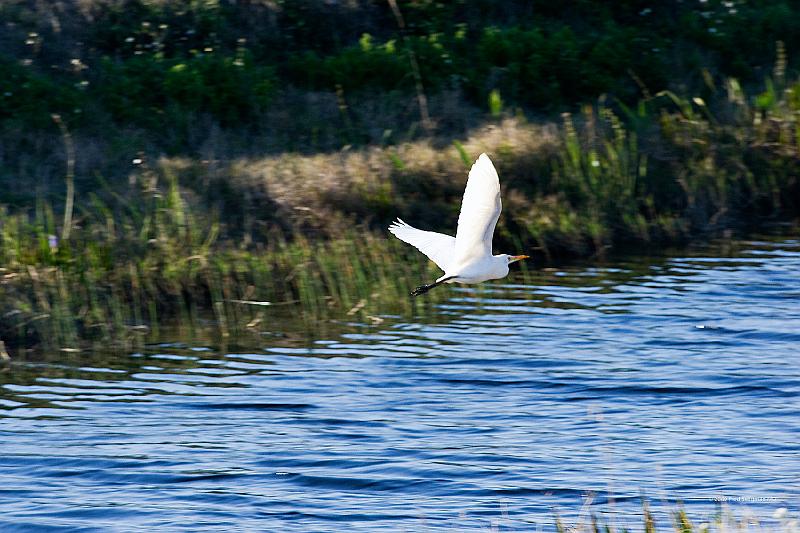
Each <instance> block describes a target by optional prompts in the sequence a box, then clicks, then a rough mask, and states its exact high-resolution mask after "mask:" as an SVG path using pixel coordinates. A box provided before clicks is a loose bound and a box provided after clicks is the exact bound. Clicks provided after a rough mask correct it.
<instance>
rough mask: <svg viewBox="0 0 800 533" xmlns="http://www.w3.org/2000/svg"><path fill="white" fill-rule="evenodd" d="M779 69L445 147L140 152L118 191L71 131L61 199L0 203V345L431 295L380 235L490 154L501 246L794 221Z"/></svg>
mask: <svg viewBox="0 0 800 533" xmlns="http://www.w3.org/2000/svg"><path fill="white" fill-rule="evenodd" d="M783 68H784V65H783V64H782V63H781V61H779V62H778V65H777V66H776V69H775V74H774V76H772V77H770V78H769V79H768V80H767V81H766V82H765V84H764V85H763V87H762V90H761V91H760V92H758V93H756V94H754V95H747V94H745V93H744V92H743V91H742V89H741V88H740V86H739V84H738V83H737V82H736V81H735V80H733V79H729V80H727V81H726V82H725V83H724V84H723V85H721V86H719V87H716V86H712V87H710V89H712V92H713V94H714V95H715V96H714V97H713V99H709V100H707V101H706V100H704V99H701V98H700V97H686V98H684V97H679V96H677V95H675V94H673V93H667V92H665V93H660V94H657V95H653V96H651V97H649V98H646V99H644V100H642V101H641V102H640V103H639V104H638V105H637V106H634V107H633V108H628V107H626V106H624V105H621V104H619V103H615V104H614V105H612V103H610V102H607V101H604V100H600V101H599V102H598V103H597V104H595V105H593V106H586V107H585V108H584V109H583V110H582V111H581V112H580V113H577V114H574V115H570V114H564V115H563V116H562V118H561V122H560V123H554V124H532V123H529V122H527V121H525V120H524V119H523V118H521V117H506V118H502V117H499V118H497V119H496V121H495V122H494V123H492V124H489V125H487V126H485V127H483V128H480V129H476V130H474V131H473V132H472V134H471V135H470V136H468V137H465V138H463V139H462V140H461V141H454V142H452V143H447V144H438V145H437V144H436V141H435V139H434V140H420V141H414V142H409V143H404V144H400V145H395V146H386V147H371V148H362V149H346V150H342V151H337V152H333V153H328V154H317V155H302V154H283V155H280V156H274V157H267V158H238V159H231V160H195V159H191V158H169V157H163V158H159V159H155V160H152V159H149V158H147V157H146V156H143V157H142V158H141V159H137V160H136V161H134V164H132V165H131V166H130V167H129V168H130V172H129V176H128V180H127V184H126V186H125V187H120V186H119V185H118V184H105V185H104V186H103V187H101V188H99V189H97V190H95V191H93V192H91V193H87V192H85V191H81V190H77V192H76V189H75V187H74V186H73V185H72V184H71V182H72V180H73V172H74V170H73V169H74V161H72V159H73V158H76V157H80V156H81V154H80V153H79V152H77V151H76V150H75V149H74V146H73V145H72V135H71V133H70V131H69V130H68V129H67V128H66V127H64V128H62V130H61V138H60V141H61V142H62V143H63V144H64V147H65V148H64V153H65V154H66V156H67V157H66V161H65V163H66V164H65V168H66V169H67V172H66V182H67V183H66V186H65V188H64V190H65V191H66V195H65V196H64V197H62V198H63V199H62V201H59V202H58V203H53V202H49V201H46V200H44V199H42V200H39V201H38V202H37V203H36V205H35V207H34V208H32V209H14V208H9V207H3V208H2V209H0V239H1V240H2V249H0V265H2V270H1V271H0V275H1V276H2V277H1V278H0V316H2V321H0V339H2V340H3V341H5V343H6V345H8V346H29V345H38V346H40V347H45V348H51V349H54V348H76V347H79V346H81V345H83V344H84V343H86V342H100V343H103V344H105V345H109V344H119V345H123V346H124V345H127V344H130V343H135V342H138V341H140V340H141V339H142V338H144V337H146V335H147V333H148V332H152V331H153V330H154V329H157V328H158V327H159V324H162V323H166V322H171V323H175V322H177V323H179V324H181V325H183V326H184V327H186V328H189V329H191V328H192V327H210V328H213V329H214V330H216V331H217V332H218V333H219V334H220V335H238V334H240V333H242V332H246V331H253V332H256V333H257V332H258V327H259V324H261V323H263V322H264V321H269V320H270V317H271V316H274V315H273V314H272V313H275V312H277V311H275V309H277V308H283V309H284V310H285V312H290V313H293V314H295V315H297V314H300V315H302V316H304V317H305V319H306V320H308V321H318V320H323V319H326V318H331V317H348V316H349V317H356V318H358V319H360V320H373V319H372V318H370V317H375V316H377V315H378V314H381V313H387V312H411V311H413V310H414V309H415V306H421V305H425V303H424V301H423V300H422V299H420V300H412V299H410V298H408V296H407V294H408V290H409V289H410V288H412V287H414V286H416V285H417V284H419V282H422V281H427V280H430V279H432V278H434V277H435V276H436V275H437V274H436V269H435V267H433V266H432V265H431V264H430V263H428V262H426V261H424V258H422V257H421V256H420V255H419V254H416V253H414V252H413V251H412V250H410V249H409V248H408V247H406V246H404V245H402V243H399V242H398V241H396V240H393V239H389V238H388V237H387V234H386V232H385V230H384V229H383V228H384V227H385V224H386V223H387V222H388V221H389V220H391V219H392V218H393V217H395V216H398V215H399V216H402V217H404V218H406V219H407V220H409V221H413V222H414V223H415V224H418V225H419V226H421V227H423V228H426V229H437V230H443V231H447V230H452V228H453V227H454V226H455V221H456V219H457V216H458V209H459V200H460V195H461V193H462V192H463V186H464V182H465V175H466V171H467V169H468V167H469V165H470V164H471V162H472V160H473V159H474V157H475V156H477V154H479V153H480V152H483V151H486V152H488V153H489V154H490V155H491V156H492V157H493V158H494V161H495V163H496V165H497V167H498V170H499V172H500V175H501V182H502V185H503V189H504V191H503V198H504V213H503V216H502V218H501V221H500V224H499V225H498V229H497V239H496V247H497V249H499V250H507V251H522V252H530V253H531V255H534V256H535V258H536V261H537V262H538V263H539V264H541V263H543V262H545V263H546V262H549V261H553V260H555V259H557V258H559V257H568V256H602V255H603V254H604V253H606V251H607V250H608V249H610V248H625V247H632V246H639V247H647V246H654V245H659V244H664V243H676V242H681V241H686V240H688V239H691V238H695V237H697V236H698V235H703V234H708V233H718V232H720V231H723V230H729V229H737V228H741V229H748V228H749V227H752V226H753V225H754V224H757V223H758V222H759V221H765V220H766V221H769V220H781V219H782V220H791V219H792V218H795V219H796V217H797V216H798V213H800V182H799V181H798V176H799V175H800V172H799V171H800V124H798V114H799V113H800V84H798V83H797V82H795V81H787V80H786V79H785V78H784V76H783V72H784V71H783ZM62 202H63V203H62ZM443 294H444V292H442V293H440V294H439V295H437V294H436V293H435V292H434V293H432V298H434V299H435V298H440V297H442V295H443ZM425 301H429V300H425ZM282 312H284V311H282Z"/></svg>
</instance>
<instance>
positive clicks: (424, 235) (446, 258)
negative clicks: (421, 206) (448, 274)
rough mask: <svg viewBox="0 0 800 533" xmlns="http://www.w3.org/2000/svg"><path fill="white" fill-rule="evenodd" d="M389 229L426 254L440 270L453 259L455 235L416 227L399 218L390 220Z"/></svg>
mask: <svg viewBox="0 0 800 533" xmlns="http://www.w3.org/2000/svg"><path fill="white" fill-rule="evenodd" d="M389 231H391V232H392V234H393V235H394V236H395V237H397V238H398V239H400V240H401V241H403V242H407V243H408V244H410V245H411V246H413V247H414V248H416V249H417V250H419V251H420V252H422V253H423V254H425V255H427V256H428V259H430V260H431V261H433V262H434V263H436V265H437V266H438V267H439V268H441V269H442V270H447V266H448V264H449V263H450V262H451V261H452V260H453V250H454V249H455V246H456V239H455V237H451V236H450V235H445V234H444V233H436V232H435V231H423V230H421V229H417V228H415V227H413V226H410V225H408V224H406V223H405V222H404V221H403V220H402V219H399V218H398V219H397V221H396V222H392V225H391V226H389Z"/></svg>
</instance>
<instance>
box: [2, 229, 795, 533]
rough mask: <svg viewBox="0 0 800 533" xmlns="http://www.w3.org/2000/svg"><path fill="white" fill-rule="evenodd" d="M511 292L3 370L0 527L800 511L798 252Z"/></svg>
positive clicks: (560, 277)
mask: <svg viewBox="0 0 800 533" xmlns="http://www.w3.org/2000/svg"><path fill="white" fill-rule="evenodd" d="M512 282H513V283H509V284H505V285H485V286H482V287H480V288H478V289H473V288H461V289H459V288H454V289H453V290H452V291H451V294H452V298H450V299H449V300H448V301H447V302H445V303H443V304H442V305H440V306H438V307H437V308H436V309H435V310H434V311H433V312H432V313H431V314H429V315H423V316H418V317H415V318H414V319H413V320H407V319H402V318H401V317H391V316H386V317H383V318H384V319H385V321H384V323H383V324H382V325H381V326H380V327H376V326H367V325H361V324H349V325H342V328H341V331H340V332H339V334H338V335H336V336H331V337H329V338H328V339H327V340H317V341H314V342H311V343H308V342H303V341H298V340H297V338H298V337H297V336H291V335H290V336H288V337H286V338H277V337H276V338H274V339H270V340H269V341H267V343H265V345H263V346H254V347H252V349H250V350H243V351H241V352H240V353H230V352H229V351H220V350H219V349H217V348H214V347H212V346H197V345H193V344H192V343H183V344H182V343H170V344H162V345H157V346H152V347H150V348H149V349H148V350H146V351H144V352H142V353H135V354H130V355H129V356H126V357H119V356H114V357H109V356H105V355H103V354H80V355H77V354H67V355H64V354H61V355H59V356H58V357H54V358H53V359H52V360H49V359H47V358H45V359H44V360H41V359H40V360H31V361H24V360H17V361H14V362H13V363H12V364H11V366H9V367H6V369H5V371H4V372H3V373H1V374H0V384H1V385H0V438H2V442H3V443H4V445H3V454H2V457H0V481H1V483H0V487H3V488H2V489H0V508H2V509H3V510H4V513H3V514H2V517H0V529H6V528H10V527H11V526H12V525H13V526H15V527H19V528H22V529H26V528H33V527H37V526H38V527H45V526H59V527H97V528H99V529H109V528H111V529H113V528H115V527H118V525H119V524H120V523H125V524H126V527H127V525H130V527H131V528H148V529H153V528H159V529H169V528H172V529H182V528H184V529H185V528H191V529H193V530H202V529H220V528H221V529H226V528H227V529H230V528H232V527H236V528H240V529H248V528H250V529H254V530H281V531H292V530H296V531H309V530H337V529H342V528H344V527H347V528H348V529H350V530H363V531H374V530H376V529H379V528H389V529H393V530H403V528H405V529H407V530H412V531H416V530H420V529H423V530H424V529H425V528H427V529H431V530H435V529H440V528H441V529H453V528H455V529H470V528H477V527H480V526H483V527H487V526H488V525H489V524H490V520H501V523H502V525H504V526H505V527H507V528H515V529H517V530H519V529H522V530H531V529H534V528H535V526H536V524H540V525H543V526H545V527H547V528H552V524H553V508H554V507H556V508H558V509H559V511H560V513H561V514H562V516H565V517H566V518H568V519H569V518H570V517H575V515H576V513H577V512H578V510H579V508H580V505H581V503H582V502H583V501H584V498H585V497H586V495H587V494H589V493H593V494H594V496H593V502H594V503H595V504H601V505H602V504H607V503H608V502H609V501H611V500H612V499H613V501H614V502H615V503H614V506H613V507H609V506H607V505H606V506H604V507H602V509H603V510H605V511H606V512H608V511H609V509H611V510H612V511H613V512H614V513H616V514H615V520H616V522H617V524H622V525H624V524H625V523H628V524H629V525H636V527H638V524H639V523H640V521H641V518H640V516H639V514H638V513H639V509H640V504H639V497H640V494H641V493H642V492H645V493H647V494H648V495H650V496H651V497H652V498H654V500H655V502H654V503H655V506H656V508H657V509H661V510H664V509H667V508H668V507H669V502H674V501H677V500H681V501H684V502H686V504H687V506H688V508H689V510H690V511H691V512H693V513H696V514H697V515H701V516H702V515H703V514H704V513H705V514H708V513H710V512H713V511H714V510H715V504H714V501H713V498H714V497H718V496H729V497H740V498H745V499H749V500H748V501H749V502H750V503H751V505H755V506H759V505H761V506H763V507H764V508H765V509H766V510H768V513H771V511H772V510H773V509H774V508H776V507H778V506H788V507H790V508H791V509H793V510H797V508H798V496H800V494H799V492H798V488H797V487H798V485H797V480H798V476H800V463H798V462H797V461H796V457H797V453H798V451H800V445H798V444H797V443H798V442H800V426H798V424H797V407H798V405H799V404H798V397H799V396H800V369H798V366H797V357H796V356H797V353H798V352H797V346H799V345H800V333H798V332H800V298H799V297H800V243H798V242H797V241H793V240H789V241H783V242H778V243H772V242H749V243H745V244H743V245H741V246H740V249H739V250H736V251H735V253H732V254H729V256H727V257H718V256H713V255H711V254H709V253H708V251H707V250H706V251H698V252H696V253H694V254H683V255H682V256H678V257H671V258H660V259H658V260H655V261H654V260H641V259H640V260H627V261H621V262H617V263H614V264H613V265H611V266H603V267H597V266H594V267H572V268H568V269H559V270H550V271H541V272H535V273H531V275H530V276H529V278H528V279H527V281H526V282H522V280H521V279H516V280H512ZM269 326H270V327H271V328H272V329H279V327H280V324H277V323H276V324H270V325H269ZM764 500H766V501H764ZM665 502H666V503H665ZM759 502H760V503H759ZM765 512H766V511H765ZM664 516H665V515H664ZM120 521H124V522H120Z"/></svg>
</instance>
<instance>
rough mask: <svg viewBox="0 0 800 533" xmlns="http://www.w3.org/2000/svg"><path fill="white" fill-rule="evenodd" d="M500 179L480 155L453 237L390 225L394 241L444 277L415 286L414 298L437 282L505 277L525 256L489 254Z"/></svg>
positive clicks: (497, 215)
mask: <svg viewBox="0 0 800 533" xmlns="http://www.w3.org/2000/svg"><path fill="white" fill-rule="evenodd" d="M501 209H502V203H501V201H500V179H499V178H498V176H497V171H496V170H495V168H494V165H492V162H491V160H490V159H489V157H488V156H487V155H486V154H481V155H480V157H479V158H478V160H477V161H475V164H474V165H472V169H471V170H470V171H469V177H468V178H467V187H466V189H465V190H464V198H463V199H462V200H461V212H460V213H459V216H458V229H457V230H456V236H455V238H454V237H451V236H449V235H444V234H442V233H436V232H433V231H423V230H420V229H417V228H414V227H412V226H409V225H408V224H406V223H405V222H403V221H402V220H400V219H397V222H394V223H393V224H392V225H391V226H389V231H391V232H392V233H393V234H394V235H395V236H396V237H397V238H399V239H400V240H402V241H405V242H407V243H409V244H411V245H412V246H415V247H416V248H417V249H418V250H419V251H421V252H422V253H424V254H425V255H427V256H428V257H429V258H430V259H431V260H432V261H433V262H434V263H436V264H437V265H438V266H439V268H441V269H442V270H444V275H443V276H441V277H440V278H439V279H437V280H436V283H433V284H431V285H423V286H422V287H417V289H415V290H414V292H412V295H414V296H416V295H419V294H422V293H424V292H427V291H428V290H430V289H431V288H433V287H435V286H437V285H439V284H440V283H445V282H446V283H455V282H457V283H480V282H482V281H487V280H490V279H499V278H503V277H505V276H507V275H508V265H509V264H511V263H513V262H515V261H519V260H520V259H525V258H527V257H528V256H527V255H516V256H512V255H508V254H501V255H492V236H493V235H494V229H495V226H497V220H498V218H500V211H501Z"/></svg>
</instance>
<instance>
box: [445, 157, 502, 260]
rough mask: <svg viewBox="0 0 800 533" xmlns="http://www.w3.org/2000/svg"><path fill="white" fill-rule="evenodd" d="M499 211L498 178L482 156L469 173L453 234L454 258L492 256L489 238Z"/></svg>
mask: <svg viewBox="0 0 800 533" xmlns="http://www.w3.org/2000/svg"><path fill="white" fill-rule="evenodd" d="M501 209H502V204H501V202H500V179H499V178H498V177H497V171H496V170H495V169H494V165H492V162H491V160H490V159H489V156H487V155H486V154H481V155H480V157H479V158H478V160H477V161H475V164H474V165H472V169H471V170H470V171H469V178H468V179H467V188H466V189H465V190H464V199H463V200H462V201H461V214H459V215H458V230H457V231H456V246H455V256H456V258H457V259H459V260H464V259H468V258H471V257H476V256H485V255H492V236H493V235H494V228H495V226H496V225H497V219H498V218H500V210H501Z"/></svg>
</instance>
